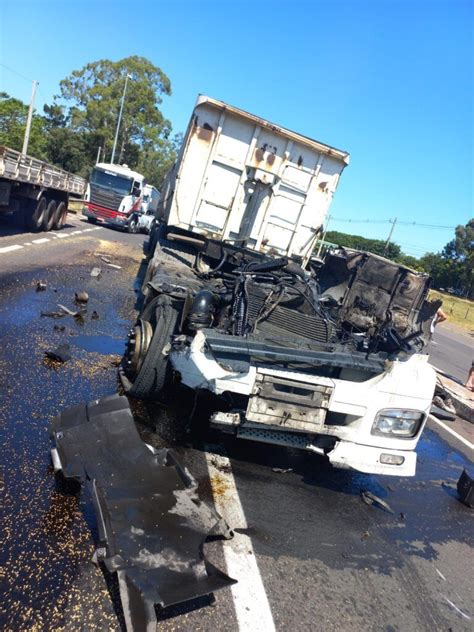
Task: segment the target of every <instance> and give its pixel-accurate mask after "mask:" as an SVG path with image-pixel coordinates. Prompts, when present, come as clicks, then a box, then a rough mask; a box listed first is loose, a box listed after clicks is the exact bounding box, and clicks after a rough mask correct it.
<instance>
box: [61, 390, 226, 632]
mask: <svg viewBox="0 0 474 632" xmlns="http://www.w3.org/2000/svg"><path fill="white" fill-rule="evenodd" d="M51 436H52V439H53V441H54V443H55V448H53V451H52V452H53V457H54V463H55V469H56V470H60V471H62V473H63V475H64V477H65V478H66V479H74V480H78V481H80V482H85V483H87V484H88V485H89V486H90V489H91V493H92V497H93V501H94V505H95V510H96V514H97V524H98V531H99V540H100V543H99V544H98V549H97V553H98V557H99V559H100V560H102V561H103V562H104V564H105V566H106V567H107V569H108V570H109V571H111V572H114V571H117V573H118V580H119V587H120V598H121V601H122V606H123V611H124V616H125V620H126V622H127V629H128V630H133V631H134V632H140V631H142V630H143V631H147V630H149V629H152V628H153V629H155V628H154V627H153V626H154V625H155V624H156V616H155V609H154V604H158V605H160V606H161V607H166V606H170V605H172V604H177V603H181V602H183V601H188V600H190V599H194V598H196V597H200V596H203V595H208V594H211V593H213V592H214V591H216V590H218V589H220V588H225V587H226V586H230V585H232V584H234V583H235V580H233V579H231V578H230V577H228V576H227V575H226V574H225V573H223V572H221V571H220V570H219V569H217V568H216V567H215V566H214V565H212V564H211V563H210V562H208V561H207V560H206V558H205V555H204V551H203V546H204V542H205V540H206V538H207V537H208V536H221V537H223V538H229V537H231V532H230V530H229V528H228V526H227V525H226V524H225V523H224V521H223V520H222V518H220V517H219V516H218V514H217V513H216V512H215V511H213V510H211V509H210V508H209V507H208V506H207V505H205V504H204V503H202V502H201V501H200V499H199V498H198V496H197V494H196V489H197V483H196V482H195V480H194V479H193V478H192V476H191V475H190V474H189V472H188V471H187V470H186V469H185V468H183V467H182V466H181V465H180V463H179V462H178V461H177V460H176V459H175V457H174V455H173V453H172V452H171V451H169V450H167V449H160V450H158V451H152V450H150V449H149V447H148V446H147V445H146V444H145V443H144V442H143V441H142V440H141V438H140V436H139V434H138V431H137V428H136V426H135V423H134V421H133V417H132V414H131V411H130V408H129V405H128V401H127V398H126V397H120V396H112V397H107V398H104V399H102V400H98V401H95V402H91V403H89V404H87V405H81V406H75V407H74V408H70V409H68V410H66V411H64V412H63V413H62V414H61V415H60V416H59V417H57V418H56V419H55V420H54V421H53V422H52V424H51Z"/></svg>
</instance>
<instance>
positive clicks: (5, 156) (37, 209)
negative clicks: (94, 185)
mask: <svg viewBox="0 0 474 632" xmlns="http://www.w3.org/2000/svg"><path fill="white" fill-rule="evenodd" d="M86 187H87V183H86V181H85V180H84V178H81V177H80V176H76V175H74V174H73V173H69V172H67V171H64V169H60V168H59V167H56V166H55V165H51V164H49V163H47V162H44V161H43V160H38V158H33V157H32V156H27V155H26V154H22V153H21V152H19V151H16V150H15V149H11V148H10V147H4V146H0V214H14V215H16V216H18V218H19V219H20V221H21V223H23V224H24V225H25V227H26V228H29V229H30V230H35V231H38V230H51V229H52V228H54V229H58V228H62V227H63V225H64V223H65V221H66V217H67V207H68V202H69V196H73V197H76V198H82V197H84V194H85V192H86Z"/></svg>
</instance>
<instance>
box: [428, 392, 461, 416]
mask: <svg viewBox="0 0 474 632" xmlns="http://www.w3.org/2000/svg"><path fill="white" fill-rule="evenodd" d="M435 399H436V398H435ZM430 413H431V414H432V415H433V417H436V418H437V419H444V420H445V421H455V419H456V415H455V414H454V413H451V412H449V411H447V410H445V409H444V408H440V407H439V406H436V405H435V404H431V409H430Z"/></svg>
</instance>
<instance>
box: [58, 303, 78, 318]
mask: <svg viewBox="0 0 474 632" xmlns="http://www.w3.org/2000/svg"><path fill="white" fill-rule="evenodd" d="M58 307H59V309H60V310H61V311H62V312H64V313H65V314H66V315H67V316H75V315H76V314H78V313H79V312H73V311H72V309H69V308H68V307H66V306H65V305H61V304H59V303H58Z"/></svg>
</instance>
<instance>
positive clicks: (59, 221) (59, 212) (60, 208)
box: [53, 202, 67, 230]
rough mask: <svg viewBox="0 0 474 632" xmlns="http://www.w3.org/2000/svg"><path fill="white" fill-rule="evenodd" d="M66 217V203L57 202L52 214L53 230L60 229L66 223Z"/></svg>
mask: <svg viewBox="0 0 474 632" xmlns="http://www.w3.org/2000/svg"><path fill="white" fill-rule="evenodd" d="M66 217H67V204H66V202H59V204H58V205H57V207H56V212H55V214H54V221H53V228H54V230H60V229H61V228H62V227H63V226H64V224H65V223H66Z"/></svg>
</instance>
